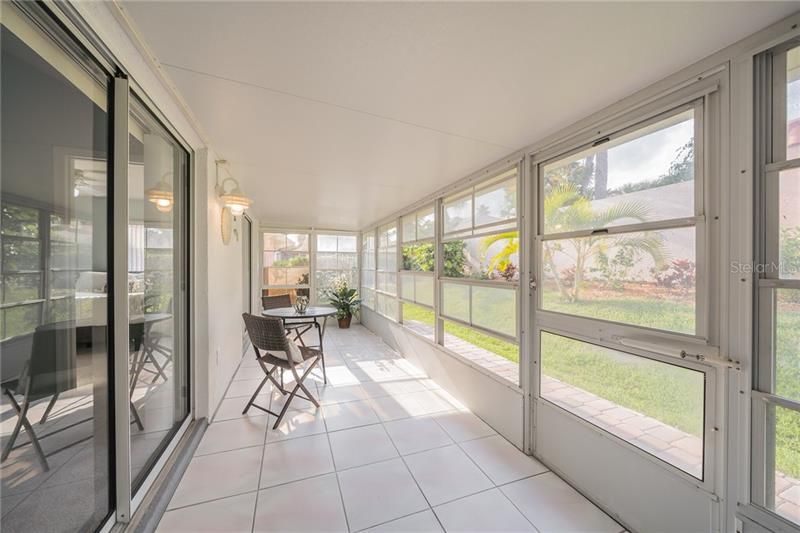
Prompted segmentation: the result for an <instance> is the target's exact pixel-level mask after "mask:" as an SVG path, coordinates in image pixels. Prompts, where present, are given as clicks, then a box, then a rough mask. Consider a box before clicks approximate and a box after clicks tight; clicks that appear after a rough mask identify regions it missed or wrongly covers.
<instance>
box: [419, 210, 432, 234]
mask: <svg viewBox="0 0 800 533" xmlns="http://www.w3.org/2000/svg"><path fill="white" fill-rule="evenodd" d="M433 224H434V218H433V207H431V208H429V209H423V210H422V211H419V212H418V213H417V239H433V233H434V231H435V229H436V228H434V226H433Z"/></svg>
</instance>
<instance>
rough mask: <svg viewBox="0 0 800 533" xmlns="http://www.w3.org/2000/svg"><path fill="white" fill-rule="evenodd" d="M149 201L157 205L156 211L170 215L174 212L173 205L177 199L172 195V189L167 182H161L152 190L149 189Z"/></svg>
mask: <svg viewBox="0 0 800 533" xmlns="http://www.w3.org/2000/svg"><path fill="white" fill-rule="evenodd" d="M145 195H146V196H147V200H148V201H150V202H152V203H153V204H155V207H156V209H158V210H159V211H160V212H162V213H169V212H170V211H172V204H173V203H174V202H175V197H174V196H173V194H172V187H171V186H170V184H169V183H167V182H166V181H165V180H163V179H162V180H161V181H159V182H158V183H157V184H156V186H155V187H153V188H152V189H147V191H146V192H145Z"/></svg>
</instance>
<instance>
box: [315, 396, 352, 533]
mask: <svg viewBox="0 0 800 533" xmlns="http://www.w3.org/2000/svg"><path fill="white" fill-rule="evenodd" d="M317 394H319V387H317ZM319 415H320V416H321V417H322V424H323V425H324V426H325V439H326V440H327V441H328V453H329V454H330V456H331V464H332V465H333V475H334V476H335V477H336V486H337V487H338V489H339V501H340V502H341V504H342V514H343V515H344V524H345V527H347V531H348V533H349V532H350V531H351V529H350V518H349V517H348V516H347V507H346V506H345V504H344V493H343V492H342V482H341V480H340V479H339V471H338V470H337V469H336V458H335V457H334V456H333V446H332V445H331V436H330V433H328V421H327V420H326V419H325V413H324V412H323V411H322V405H321V404H320V407H319Z"/></svg>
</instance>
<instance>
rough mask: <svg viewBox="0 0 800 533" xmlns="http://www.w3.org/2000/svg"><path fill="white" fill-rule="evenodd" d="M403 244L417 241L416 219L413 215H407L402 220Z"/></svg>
mask: <svg viewBox="0 0 800 533" xmlns="http://www.w3.org/2000/svg"><path fill="white" fill-rule="evenodd" d="M402 224H403V242H411V241H415V240H417V219H416V216H415V215H407V216H404V217H403V218H402Z"/></svg>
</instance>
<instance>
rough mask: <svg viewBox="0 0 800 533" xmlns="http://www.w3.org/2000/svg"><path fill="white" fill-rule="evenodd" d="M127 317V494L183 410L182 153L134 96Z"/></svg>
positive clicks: (130, 136)
mask: <svg viewBox="0 0 800 533" xmlns="http://www.w3.org/2000/svg"><path fill="white" fill-rule="evenodd" d="M128 131H129V133H128V147H129V165H128V279H127V283H128V319H129V321H130V355H129V357H130V361H129V364H130V381H129V383H130V401H131V405H130V413H131V420H132V424H131V477H132V486H133V491H134V492H135V491H136V490H137V489H138V488H139V486H140V485H141V484H142V482H143V481H144V479H145V477H146V476H147V474H148V473H149V472H150V471H151V469H152V467H153V465H154V464H155V462H156V461H157V460H158V458H159V457H161V454H162V452H163V450H164V448H165V447H166V446H167V445H168V444H169V442H170V441H171V440H172V437H173V436H174V435H175V432H176V431H177V430H178V428H179V427H180V425H181V423H182V422H183V421H184V420H185V419H186V417H187V416H188V414H189V387H188V379H189V375H188V358H187V353H188V352H187V346H186V342H185V339H186V332H185V327H186V286H187V284H186V281H187V280H186V229H187V228H186V213H187V211H186V208H187V195H186V184H187V179H186V177H187V172H188V163H189V154H188V153H187V152H186V150H184V149H183V148H182V147H181V145H180V144H179V143H178V142H177V141H176V140H175V139H174V138H173V137H172V135H171V134H170V133H169V132H168V131H167V129H166V128H165V127H164V126H163V125H162V124H161V123H159V121H158V120H157V119H156V118H155V116H153V114H152V113H151V112H150V111H149V110H148V109H147V108H146V107H145V106H144V104H143V103H142V102H141V101H140V100H139V99H138V98H136V97H132V98H131V99H130V115H129V122H128Z"/></svg>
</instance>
